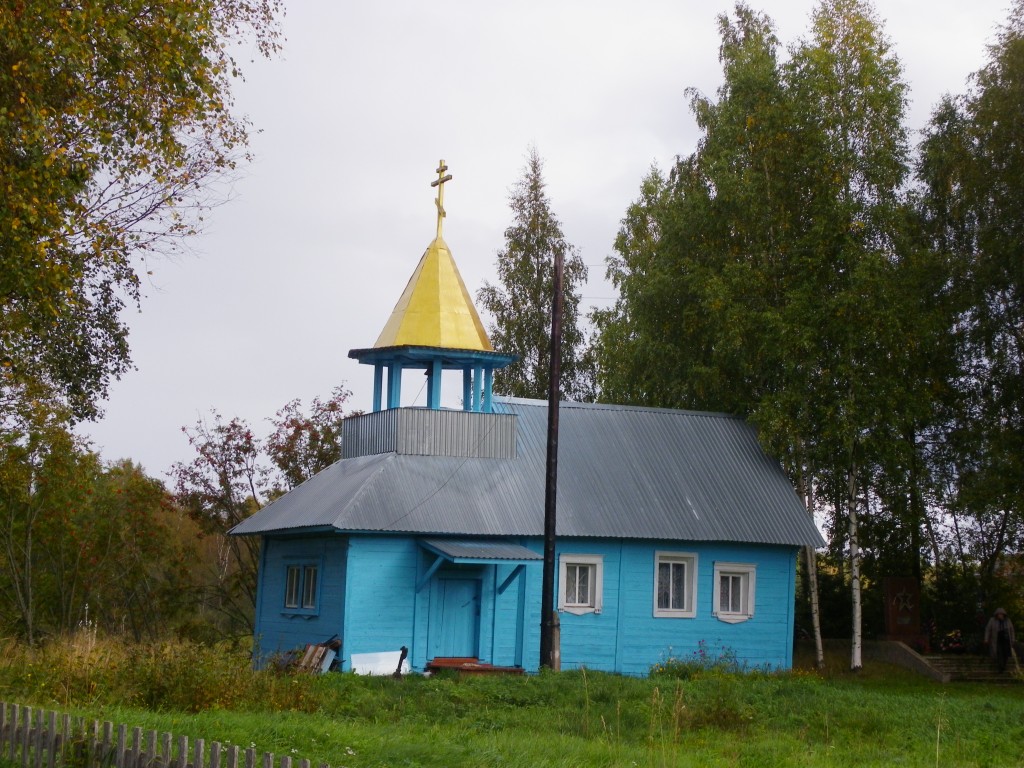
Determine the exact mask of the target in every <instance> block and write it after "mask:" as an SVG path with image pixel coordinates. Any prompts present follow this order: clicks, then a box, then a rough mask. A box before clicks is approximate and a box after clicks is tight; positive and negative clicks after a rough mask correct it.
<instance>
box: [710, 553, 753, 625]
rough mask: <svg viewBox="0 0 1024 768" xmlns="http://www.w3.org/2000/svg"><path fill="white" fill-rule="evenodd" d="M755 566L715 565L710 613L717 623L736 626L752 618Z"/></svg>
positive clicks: (745, 564) (741, 564) (736, 564)
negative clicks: (713, 592) (721, 622)
mask: <svg viewBox="0 0 1024 768" xmlns="http://www.w3.org/2000/svg"><path fill="white" fill-rule="evenodd" d="M756 580H757V566H755V565H752V564H750V563H715V594H714V596H713V600H714V602H713V603H712V610H711V612H712V613H713V614H714V615H715V616H717V617H718V620H719V621H727V622H729V623H730V624H737V623H739V622H741V621H746V620H747V619H750V618H753V616H754V591H755V587H756Z"/></svg>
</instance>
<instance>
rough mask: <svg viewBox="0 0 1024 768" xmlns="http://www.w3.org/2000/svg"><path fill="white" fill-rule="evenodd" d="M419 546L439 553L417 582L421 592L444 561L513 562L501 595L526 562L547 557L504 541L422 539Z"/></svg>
mask: <svg viewBox="0 0 1024 768" xmlns="http://www.w3.org/2000/svg"><path fill="white" fill-rule="evenodd" d="M419 543H420V546H421V547H423V548H424V549H425V550H427V551H428V552H431V553H432V554H434V555H436V556H437V559H436V560H434V562H433V564H432V565H431V566H430V567H429V568H428V569H427V572H426V573H424V574H423V576H422V577H421V578H420V580H419V583H418V584H417V585H416V591H417V592H419V591H420V590H421V589H423V587H425V586H426V585H427V584H428V583H429V582H430V579H431V578H432V577H433V575H434V574H435V573H437V569H438V568H440V567H441V566H442V565H444V563H446V562H448V563H455V564H456V565H514V566H516V567H515V568H514V569H513V570H512V573H510V574H509V575H508V578H506V579H505V581H504V582H503V583H502V584H501V586H499V587H498V592H499V594H500V593H501V592H504V591H505V589H506V588H507V587H508V585H509V584H511V583H512V582H513V581H514V580H515V578H516V576H518V575H519V574H520V573H521V572H522V570H523V567H524V566H525V565H527V564H528V563H536V562H541V561H543V560H544V556H543V555H541V554H538V553H537V552H534V551H532V550H530V549H527V548H526V547H524V546H522V545H520V544H509V543H507V542H502V541H468V540H465V539H420V542H419Z"/></svg>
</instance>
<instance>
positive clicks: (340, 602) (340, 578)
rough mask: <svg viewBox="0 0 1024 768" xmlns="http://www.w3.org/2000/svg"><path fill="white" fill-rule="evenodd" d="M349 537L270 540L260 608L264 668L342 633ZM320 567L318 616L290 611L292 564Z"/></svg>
mask: <svg viewBox="0 0 1024 768" xmlns="http://www.w3.org/2000/svg"><path fill="white" fill-rule="evenodd" d="M346 543H347V542H346V539H344V538H343V537H341V536H301V537H264V539H263V551H262V554H261V556H260V574H259V590H258V593H257V604H256V648H255V656H256V661H257V664H258V665H262V664H264V663H266V661H267V659H268V658H269V657H270V656H273V655H274V654H277V653H283V652H285V651H289V650H292V649H295V648H303V647H305V645H306V644H307V643H320V642H324V641H326V640H328V639H329V638H331V637H332V636H334V635H339V636H340V635H341V634H342V616H343V612H344V594H345V573H346V563H345V560H346V552H345V550H346ZM307 563H308V564H316V565H318V566H319V574H318V580H319V592H318V599H317V609H316V611H315V613H308V612H302V611H296V610H293V609H288V608H285V606H284V601H285V594H284V592H285V571H286V569H287V567H288V565H290V564H307Z"/></svg>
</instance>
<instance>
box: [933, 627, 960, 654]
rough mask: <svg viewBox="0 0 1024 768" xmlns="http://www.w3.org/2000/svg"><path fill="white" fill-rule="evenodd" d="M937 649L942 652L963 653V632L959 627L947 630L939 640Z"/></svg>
mask: <svg viewBox="0 0 1024 768" xmlns="http://www.w3.org/2000/svg"><path fill="white" fill-rule="evenodd" d="M939 650H940V651H942V652H943V653H963V652H964V650H966V646H965V645H964V636H963V633H962V632H961V631H960V630H959V629H954V630H953V631H952V632H947V633H946V634H945V635H943V636H942V638H941V639H940V640H939Z"/></svg>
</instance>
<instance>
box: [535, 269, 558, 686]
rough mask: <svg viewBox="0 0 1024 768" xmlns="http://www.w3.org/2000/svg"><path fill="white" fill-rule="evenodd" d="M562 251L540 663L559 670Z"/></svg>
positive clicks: (554, 325)
mask: <svg viewBox="0 0 1024 768" xmlns="http://www.w3.org/2000/svg"><path fill="white" fill-rule="evenodd" d="M562 261H563V259H562V251H561V249H558V250H556V251H555V280H554V282H555V286H554V290H555V295H554V301H553V303H552V307H551V364H550V368H549V375H548V459H547V473H546V476H545V482H544V578H543V581H542V584H541V600H540V664H541V666H542V667H547V668H548V669H552V670H557V669H558V668H559V667H560V666H561V665H560V664H559V658H560V655H561V649H560V648H557V647H556V646H555V621H556V619H555V499H556V497H557V495H558V398H559V388H560V387H559V384H560V379H561V363H562Z"/></svg>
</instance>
